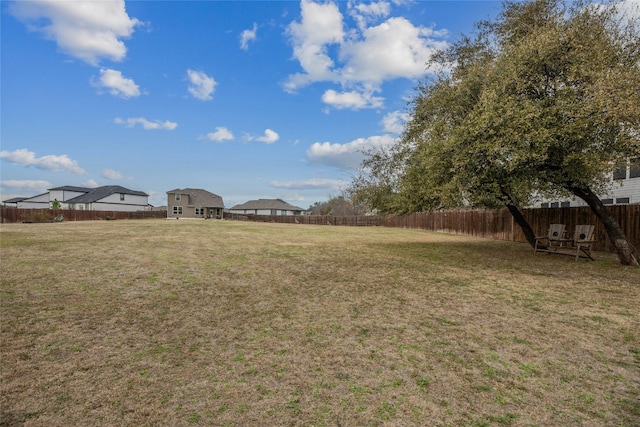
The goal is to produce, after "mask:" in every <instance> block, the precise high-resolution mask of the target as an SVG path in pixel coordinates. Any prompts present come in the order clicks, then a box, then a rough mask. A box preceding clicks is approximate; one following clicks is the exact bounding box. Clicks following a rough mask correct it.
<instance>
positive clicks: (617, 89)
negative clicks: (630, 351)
mask: <svg viewBox="0 0 640 427" xmlns="http://www.w3.org/2000/svg"><path fill="white" fill-rule="evenodd" d="M616 6H617V5H616V4H615V3H612V4H610V5H607V6H602V5H595V4H590V3H587V2H582V3H580V4H575V3H574V4H573V5H571V6H567V4H565V3H564V2H563V1H562V0H532V1H528V2H506V3H504V6H503V10H502V13H501V14H500V15H499V16H498V17H497V18H496V19H495V20H494V21H490V22H482V23H480V24H479V25H478V33H477V34H476V35H475V36H474V37H473V38H463V39H462V40H460V41H459V42H457V43H455V44H454V45H452V46H451V47H450V48H449V49H448V50H446V51H444V52H442V53H441V54H440V55H438V56H437V57H436V59H435V60H434V62H433V63H432V64H431V67H433V68H432V70H433V69H437V70H440V72H439V73H438V74H437V76H436V77H435V78H432V79H430V80H427V81H425V82H424V83H423V84H422V85H420V87H419V88H418V92H417V95H416V97H415V98H414V100H413V103H412V111H411V118H410V120H409V121H408V123H407V126H406V130H405V132H404V134H403V137H402V138H401V141H400V142H399V144H398V145H397V146H396V147H394V148H393V149H392V150H391V151H389V152H386V153H379V152H378V153H372V155H370V156H369V158H368V159H367V161H366V162H365V166H367V170H368V172H369V173H368V174H364V175H362V176H361V177H359V178H358V179H356V180H355V181H354V185H353V187H352V188H353V190H354V193H355V194H356V195H359V196H360V197H363V198H365V199H366V198H367V197H368V198H369V200H383V201H384V202H385V203H386V204H385V207H386V208H396V209H397V208H398V207H401V209H400V210H405V211H407V210H413V211H417V210H425V209H433V208H438V207H452V206H455V205H457V204H458V205H459V204H462V203H467V204H470V205H475V206H477V205H484V206H491V205H492V204H502V205H504V206H506V207H507V208H509V211H510V212H511V213H512V214H513V215H514V218H515V219H516V221H517V222H518V224H519V225H520V226H521V227H522V228H523V231H524V233H525V236H526V237H527V239H528V240H529V241H530V242H531V239H532V238H533V232H532V230H531V227H529V224H527V222H526V220H524V217H523V216H522V214H521V212H520V207H522V206H528V205H529V204H530V202H531V200H532V199H531V197H532V196H533V195H548V196H552V195H566V194H573V195H575V196H577V197H579V198H581V199H583V200H584V201H585V202H586V203H587V204H588V205H589V206H590V207H591V209H592V210H593V212H594V213H595V215H596V216H597V217H598V218H599V219H600V220H601V222H602V223H603V225H604V228H605V230H606V232H607V234H608V236H609V238H610V239H611V241H612V243H613V244H614V246H615V247H616V250H617V252H618V255H619V258H620V260H621V262H622V263H623V264H636V265H637V264H638V258H639V256H638V251H637V249H636V248H635V247H634V246H633V245H632V244H631V243H630V242H629V241H628V239H627V238H626V236H625V235H624V232H623V230H622V229H621V227H620V226H619V224H618V223H617V222H616V221H615V219H614V218H613V216H612V215H611V214H610V213H609V211H608V210H607V209H605V207H604V206H603V204H602V202H601V201H600V199H599V198H598V196H597V194H598V193H599V192H602V191H603V190H605V189H606V188H607V186H608V185H610V182H611V180H610V177H611V174H612V173H613V171H614V170H616V169H617V168H618V167H619V166H620V165H621V164H624V163H626V162H627V161H628V160H629V159H634V158H638V157H640V38H639V37H638V36H639V33H638V29H639V27H640V25H639V23H638V18H637V17H633V16H623V15H622V14H621V13H620V11H619V10H618V9H617V7H616ZM385 191H388V193H387V194H386V196H385V195H384V194H385V193H384V192H385ZM374 196H375V197H374Z"/></svg>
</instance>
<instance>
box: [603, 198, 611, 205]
mask: <svg viewBox="0 0 640 427" xmlns="http://www.w3.org/2000/svg"><path fill="white" fill-rule="evenodd" d="M602 204H603V205H612V204H613V199H602Z"/></svg>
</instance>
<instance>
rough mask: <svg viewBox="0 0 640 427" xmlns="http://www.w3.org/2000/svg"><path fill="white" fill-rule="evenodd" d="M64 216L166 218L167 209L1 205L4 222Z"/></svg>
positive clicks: (71, 218)
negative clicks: (90, 209)
mask: <svg viewBox="0 0 640 427" xmlns="http://www.w3.org/2000/svg"><path fill="white" fill-rule="evenodd" d="M60 216H62V218H64V221H96V220H111V219H153V218H166V217H167V212H166V211H132V212H121V211H85V210H75V209H21V208H14V207H7V206H1V207H0V217H1V218H2V222H54V221H55V220H56V218H59V217H60Z"/></svg>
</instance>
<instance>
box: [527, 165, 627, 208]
mask: <svg viewBox="0 0 640 427" xmlns="http://www.w3.org/2000/svg"><path fill="white" fill-rule="evenodd" d="M628 176H629V171H628V170H627V177H628ZM598 197H600V200H602V201H603V202H604V203H605V204H607V205H621V204H625V205H626V204H631V205H637V204H640V177H639V178H625V179H620V180H615V181H613V183H612V186H611V190H610V191H607V192H606V193H604V194H600V195H599V196H598ZM627 199H628V201H627ZM562 203H564V205H563V204H562ZM566 203H569V205H568V206H567V205H566ZM569 206H571V207H581V206H587V204H586V203H585V202H584V200H582V199H579V198H576V197H573V198H566V199H542V200H541V201H539V202H538V203H536V204H535V205H534V206H533V207H536V208H539V207H569Z"/></svg>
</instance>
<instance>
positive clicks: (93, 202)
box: [6, 185, 149, 212]
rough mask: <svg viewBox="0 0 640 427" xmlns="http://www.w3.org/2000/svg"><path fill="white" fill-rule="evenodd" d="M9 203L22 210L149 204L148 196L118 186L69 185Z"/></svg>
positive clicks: (127, 209) (101, 208) (103, 208)
mask: <svg viewBox="0 0 640 427" xmlns="http://www.w3.org/2000/svg"><path fill="white" fill-rule="evenodd" d="M6 202H9V201H6ZM10 202H11V203H15V204H16V207H18V208H21V209H50V208H52V207H54V204H56V205H58V206H59V208H60V209H72V210H73V209H77V210H86V211H122V212H135V211H141V210H145V209H147V208H148V207H149V195H148V194H146V193H145V192H143V191H136V190H130V189H128V188H125V187H121V186H119V185H105V186H102V187H96V188H86V187H75V186H71V185H66V186H62V187H56V188H50V189H49V190H48V191H47V192H46V193H43V194H39V195H37V196H33V197H18V198H14V199H11V201H10Z"/></svg>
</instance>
